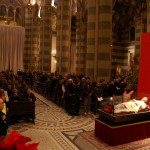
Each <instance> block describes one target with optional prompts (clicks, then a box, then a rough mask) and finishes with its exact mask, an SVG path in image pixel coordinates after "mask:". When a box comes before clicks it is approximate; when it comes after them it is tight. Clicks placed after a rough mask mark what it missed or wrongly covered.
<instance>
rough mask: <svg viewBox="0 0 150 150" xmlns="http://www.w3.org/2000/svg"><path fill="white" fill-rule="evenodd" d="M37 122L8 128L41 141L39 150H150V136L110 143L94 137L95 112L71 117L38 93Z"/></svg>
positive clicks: (23, 123)
mask: <svg viewBox="0 0 150 150" xmlns="http://www.w3.org/2000/svg"><path fill="white" fill-rule="evenodd" d="M35 96H36V97H37V100H36V108H35V112H36V119H35V124H32V123H25V122H24V121H20V122H18V123H16V124H15V125H12V126H10V127H9V129H8V133H11V132H12V131H13V130H17V131H18V132H20V133H21V134H22V135H25V136H28V137H30V138H31V139H32V140H33V142H37V143H40V144H39V146H38V149H39V150H135V149H137V150H150V139H145V140H141V141H136V142H132V143H128V144H124V145H119V146H113V147H112V146H109V145H107V144H105V143H103V142H102V141H100V140H99V139H97V138H96V137H95V136H94V125H95V118H96V116H94V115H87V116H85V115H83V114H81V115H80V116H78V117H77V116H69V115H68V114H67V113H65V111H64V109H62V108H61V107H58V106H57V105H55V104H54V103H52V102H51V101H49V100H47V99H45V98H44V97H43V96H41V95H39V94H37V93H35Z"/></svg>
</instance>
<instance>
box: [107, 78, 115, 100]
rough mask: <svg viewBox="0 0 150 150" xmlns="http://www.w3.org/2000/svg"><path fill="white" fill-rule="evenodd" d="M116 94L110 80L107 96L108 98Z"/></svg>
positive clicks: (112, 82)
mask: <svg viewBox="0 0 150 150" xmlns="http://www.w3.org/2000/svg"><path fill="white" fill-rule="evenodd" d="M115 94H116V87H115V83H114V81H113V80H111V82H110V85H109V87H108V95H109V97H112V96H115Z"/></svg>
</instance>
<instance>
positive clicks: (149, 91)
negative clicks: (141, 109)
mask: <svg viewBox="0 0 150 150" xmlns="http://www.w3.org/2000/svg"><path fill="white" fill-rule="evenodd" d="M149 56H150V33H144V34H142V39H141V54H140V67H139V79H138V90H137V95H138V98H142V97H147V96H148V97H149V96H150V86H149V85H150V69H149V66H150V58H149Z"/></svg>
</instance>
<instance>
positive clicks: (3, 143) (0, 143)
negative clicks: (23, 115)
mask: <svg viewBox="0 0 150 150" xmlns="http://www.w3.org/2000/svg"><path fill="white" fill-rule="evenodd" d="M30 141H31V139H30V138H28V137H25V136H22V135H20V134H19V133H18V132H17V131H16V130H14V131H13V132H12V133H11V134H10V135H9V136H0V150H37V146H38V144H39V143H33V144H26V143H27V142H30Z"/></svg>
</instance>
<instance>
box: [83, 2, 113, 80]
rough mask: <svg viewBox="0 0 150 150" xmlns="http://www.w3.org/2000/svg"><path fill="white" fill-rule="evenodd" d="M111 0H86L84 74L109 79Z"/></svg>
mask: <svg viewBox="0 0 150 150" xmlns="http://www.w3.org/2000/svg"><path fill="white" fill-rule="evenodd" d="M111 45H112V1H110V0H105V1H104V0H89V1H88V31H87V54H86V75H87V76H89V77H91V78H92V79H94V80H99V79H105V80H106V81H109V80H110V74H111V52H112V47H111Z"/></svg>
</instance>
